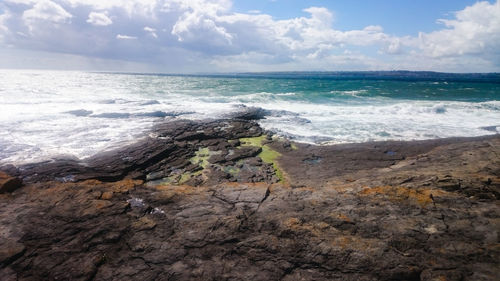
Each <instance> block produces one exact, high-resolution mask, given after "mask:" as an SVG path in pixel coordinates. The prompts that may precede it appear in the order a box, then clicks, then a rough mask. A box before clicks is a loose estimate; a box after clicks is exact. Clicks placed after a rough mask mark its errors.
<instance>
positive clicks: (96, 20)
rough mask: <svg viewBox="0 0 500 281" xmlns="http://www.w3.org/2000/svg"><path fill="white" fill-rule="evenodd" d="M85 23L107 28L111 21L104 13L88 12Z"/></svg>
mask: <svg viewBox="0 0 500 281" xmlns="http://www.w3.org/2000/svg"><path fill="white" fill-rule="evenodd" d="M87 22H88V23H90V24H92V25H97V26H107V25H110V24H112V23H113V21H112V20H111V19H110V18H109V17H108V16H107V15H106V13H98V12H90V14H89V18H88V19H87Z"/></svg>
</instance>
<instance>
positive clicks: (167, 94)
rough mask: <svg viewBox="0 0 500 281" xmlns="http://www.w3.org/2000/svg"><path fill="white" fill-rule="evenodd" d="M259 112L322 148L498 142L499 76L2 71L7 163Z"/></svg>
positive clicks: (271, 126)
mask: <svg viewBox="0 0 500 281" xmlns="http://www.w3.org/2000/svg"><path fill="white" fill-rule="evenodd" d="M242 106H254V107H261V108H264V109H266V110H267V112H268V116H266V118H265V119H263V120H260V121H259V123H260V124H261V126H263V127H264V128H266V129H268V130H271V131H273V132H275V133H277V134H280V135H283V136H287V137H289V138H292V139H294V140H296V141H301V142H309V143H316V144H330V143H345V142H365V141H373V140H375V141H376V140H417V139H430V138H442V137H452V136H479V135H485V134H494V133H497V132H498V130H500V128H497V126H499V125H500V76H499V75H496V74H492V75H448V76H446V75H443V74H434V73H402V74H400V73H337V74H335V73H284V74H283V73H281V74H280V73H267V74H266V73H265V74H262V73H261V74H238V75H212V76H171V75H147V74H119V73H88V72H57V71H27V70H23V71H21V70H3V71H0V126H2V128H3V130H2V131H1V132H0V163H18V162H29V161H40V160H45V159H50V158H53V157H61V156H64V157H68V156H72V157H73V156H74V157H78V158H84V157H87V156H90V155H93V154H95V153H97V152H99V151H102V150H107V149H112V148H115V147H118V146H121V145H125V144H127V143H130V142H133V141H135V140H136V139H137V138H138V137H141V136H144V135H145V134H147V132H148V130H149V129H150V128H151V126H153V124H154V123H156V122H168V121H171V120H176V119H181V118H187V119H207V118H221V117H224V116H228V114H230V113H231V112H234V111H236V110H240V109H241V107H242Z"/></svg>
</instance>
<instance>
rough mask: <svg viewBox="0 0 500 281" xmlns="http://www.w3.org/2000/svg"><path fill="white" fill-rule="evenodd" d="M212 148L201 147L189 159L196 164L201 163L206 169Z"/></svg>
mask: <svg viewBox="0 0 500 281" xmlns="http://www.w3.org/2000/svg"><path fill="white" fill-rule="evenodd" d="M210 155H211V153H210V150H209V149H208V147H201V148H200V149H198V151H196V152H195V154H194V156H193V157H191V158H190V159H189V161H190V162H191V163H192V164H194V165H199V166H200V167H202V168H203V169H205V168H206V167H207V165H208V158H210Z"/></svg>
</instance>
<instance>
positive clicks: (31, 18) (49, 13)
mask: <svg viewBox="0 0 500 281" xmlns="http://www.w3.org/2000/svg"><path fill="white" fill-rule="evenodd" d="M22 17H23V19H24V20H25V22H27V23H28V25H31V24H32V23H33V22H36V21H39V20H43V21H50V22H53V23H63V22H66V21H67V20H68V19H70V18H72V17H73V16H72V15H71V14H70V13H68V12H67V11H66V10H65V9H64V8H63V7H61V6H60V5H58V4H57V3H54V2H52V1H49V0H40V1H37V2H36V4H35V5H34V6H33V8H31V9H29V10H26V11H24V13H23V16H22Z"/></svg>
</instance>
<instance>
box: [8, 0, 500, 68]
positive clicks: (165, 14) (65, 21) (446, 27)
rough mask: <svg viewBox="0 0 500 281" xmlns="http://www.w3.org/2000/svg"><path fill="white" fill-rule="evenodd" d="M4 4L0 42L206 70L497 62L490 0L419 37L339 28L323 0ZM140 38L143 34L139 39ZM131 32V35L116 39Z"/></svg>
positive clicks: (498, 41) (499, 25)
mask: <svg viewBox="0 0 500 281" xmlns="http://www.w3.org/2000/svg"><path fill="white" fill-rule="evenodd" d="M4 3H9V4H2V3H0V10H2V8H3V10H4V13H3V14H1V15H0V39H1V41H0V47H1V46H2V44H4V46H13V47H18V48H29V49H37V48H38V49H40V50H44V51H51V52H61V53H69V54H75V55H84V56H89V57H98V58H105V59H108V58H111V59H117V60H122V59H123V60H135V61H140V62H141V63H150V64H151V65H154V66H155V67H156V66H170V65H174V64H172V63H170V62H174V61H175V65H181V64H185V65H190V66H191V67H192V69H193V70H194V71H202V70H201V68H203V67H204V68H205V69H209V70H212V71H214V70H215V71H216V70H221V69H225V70H230V69H229V67H233V68H235V70H236V68H237V69H238V70H241V71H252V70H302V69H307V70H314V69H318V70H328V69H330V70H336V69H344V70H346V69H377V68H378V69H387V68H389V69H393V68H405V69H430V70H437V69H439V70H446V69H450V70H453V71H455V70H461V69H462V71H463V68H464V67H466V68H467V65H468V64H470V63H471V62H474V61H475V62H476V64H475V66H477V67H479V68H481V69H484V70H485V71H492V70H493V71H500V51H499V50H500V4H499V3H498V1H497V2H496V3H495V4H490V3H489V2H478V3H475V4H473V5H471V6H469V7H466V8H465V9H463V10H461V11H458V12H456V13H455V14H452V16H451V18H450V19H446V20H439V22H441V23H442V24H443V28H442V29H441V30H436V31H434V32H429V33H420V35H419V36H418V37H411V36H394V35H390V34H388V33H386V32H385V31H384V28H383V27H382V26H378V25H369V26H366V27H364V28H361V29H353V30H339V29H336V28H335V27H334V21H335V13H334V12H333V11H330V10H328V9H326V8H324V7H309V8H307V9H304V10H303V11H304V12H305V13H306V15H304V16H298V17H293V18H288V19H281V20H276V19H275V18H273V16H272V15H268V14H263V13H262V12H261V11H248V12H246V13H236V12H234V11H233V10H232V1H231V0H190V1H184V0H107V1H103V0H39V1H35V0H4ZM283 5H285V3H284V4H283ZM338 12H341V11H338ZM82 15H83V16H82ZM86 15H88V18H87V19H85V17H86ZM82 17H83V18H82ZM93 26H108V27H107V28H94V27H93ZM33 29H35V30H33ZM55 29H57V32H54V30H55ZM21 34H22V35H21ZM117 34H118V35H117ZM126 34H132V35H134V36H131V35H126ZM148 37H149V39H150V40H142V39H147V38H148ZM139 38H140V39H141V40H136V41H134V43H133V44H120V43H118V42H117V40H115V39H120V40H135V39H139ZM152 38H154V40H151V39H152ZM2 42H3V43H2ZM88 42H93V44H91V46H89V44H88ZM145 50H147V51H145ZM173 54H176V55H173ZM469 69H472V66H469ZM174 70H177V69H174Z"/></svg>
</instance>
